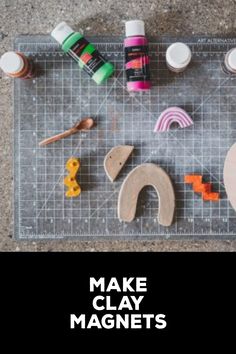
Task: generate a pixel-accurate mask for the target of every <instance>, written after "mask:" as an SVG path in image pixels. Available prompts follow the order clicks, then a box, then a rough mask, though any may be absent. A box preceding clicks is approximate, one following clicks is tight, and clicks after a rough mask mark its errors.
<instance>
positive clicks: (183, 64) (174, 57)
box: [166, 42, 192, 73]
mask: <svg viewBox="0 0 236 354" xmlns="http://www.w3.org/2000/svg"><path fill="white" fill-rule="evenodd" d="M191 58H192V53H191V50H190V48H189V46H187V44H185V43H181V42H176V43H173V44H171V45H170V46H169V47H168V48H167V51H166V65H167V67H168V69H169V70H171V71H173V72H176V73H180V72H182V71H184V70H185V69H186V68H187V66H188V65H189V63H190V61H191Z"/></svg>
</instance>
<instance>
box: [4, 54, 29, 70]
mask: <svg viewBox="0 0 236 354" xmlns="http://www.w3.org/2000/svg"><path fill="white" fill-rule="evenodd" d="M0 67H1V69H2V70H3V71H4V72H5V73H6V74H16V73H18V72H19V71H21V70H22V69H23V68H24V60H23V58H22V57H21V56H20V55H18V54H17V53H15V52H6V53H4V54H3V55H2V56H1V59H0Z"/></svg>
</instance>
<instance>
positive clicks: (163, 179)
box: [118, 163, 175, 226]
mask: <svg viewBox="0 0 236 354" xmlns="http://www.w3.org/2000/svg"><path fill="white" fill-rule="evenodd" d="M145 186H153V187H154V188H155V190H156V192H157V195H158V196H159V212H158V222H159V224H161V225H163V226H170V225H171V224H172V221H173V217H174V211H175V193H174V188H173V186H172V183H171V179H170V177H169V176H168V174H167V173H166V172H165V171H164V170H163V169H162V168H161V167H159V166H158V165H155V164H153V163H145V164H142V165H139V166H137V167H135V168H134V169H133V170H132V171H131V172H130V173H129V174H128V176H127V177H126V179H125V180H124V182H123V184H122V186H121V189H120V193H119V198H118V217H119V219H120V220H122V221H127V222H130V221H132V220H133V219H134V217H135V213H136V207H137V201H138V196H139V193H140V191H141V190H142V189H143V188H144V187H145Z"/></svg>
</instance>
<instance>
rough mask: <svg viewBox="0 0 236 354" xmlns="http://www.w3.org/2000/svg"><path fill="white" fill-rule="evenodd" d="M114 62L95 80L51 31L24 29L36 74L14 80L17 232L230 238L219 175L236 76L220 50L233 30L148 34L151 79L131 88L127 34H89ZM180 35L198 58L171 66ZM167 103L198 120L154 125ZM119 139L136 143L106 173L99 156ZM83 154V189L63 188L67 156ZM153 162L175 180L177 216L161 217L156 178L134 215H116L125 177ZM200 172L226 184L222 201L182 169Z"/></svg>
mask: <svg viewBox="0 0 236 354" xmlns="http://www.w3.org/2000/svg"><path fill="white" fill-rule="evenodd" d="M90 40H91V41H92V42H94V43H95V44H96V46H97V48H98V49H99V50H100V51H101V52H102V53H103V54H105V56H106V57H107V59H108V60H110V61H111V62H113V63H114V64H115V67H116V73H115V76H114V77H113V78H111V79H109V80H108V81H107V82H106V83H104V84H103V85H100V86H98V85H96V83H94V82H93V81H92V80H91V79H90V78H89V76H88V75H87V74H86V73H83V72H81V71H80V70H79V68H78V67H77V65H76V63H74V62H73V61H72V60H71V59H70V58H69V57H67V56H66V55H65V54H63V53H62V52H61V50H60V49H59V47H58V45H57V43H55V42H53V40H52V39H51V38H49V37H47V36H23V37H19V38H17V39H16V41H15V49H16V50H19V51H20V52H23V53H25V54H26V55H30V56H32V57H33V58H34V60H35V62H36V63H37V65H38V67H39V68H40V76H39V77H38V78H37V79H35V80H31V81H24V80H15V87H14V96H15V120H14V143H15V144H14V146H15V153H14V166H15V168H14V179H15V184H14V197H15V201H14V209H15V210H14V216H15V218H14V220H15V237H16V238H18V239H41V238H43V239H61V238H65V239H69V238H76V239H88V240H89V239H95V240H96V239H101V238H111V239H122V238H125V239H128V240H129V239H141V238H142V239H158V238H160V239H164V238H170V239H185V238H190V239H192V238H202V237H203V238H207V239H208V238H209V239H210V238H220V239H223V238H234V237H235V235H236V212H235V211H234V210H233V209H232V207H231V206H230V204H229V202H228V200H227V197H226V193H225V188H224V184H223V166H224V160H225V156H226V153H227V150H228V149H229V148H230V146H231V145H232V144H233V143H234V142H235V140H236V79H234V78H231V77H229V76H227V75H226V74H224V73H223V72H222V70H221V62H222V61H223V57H224V54H225V53H226V52H227V51H228V50H229V49H230V48H232V47H235V45H236V39H217V38H182V39H181V38H179V37H178V38H170V37H167V38H160V37H158V38H156V39H155V40H153V41H151V42H150V57H151V77H152V83H153V88H152V90H151V91H150V92H147V93H136V94H135V95H134V94H132V95H131V94H129V93H128V92H127V91H126V80H125V72H124V54H123V45H122V38H102V37H96V38H90ZM177 40H178V41H180V40H181V41H184V42H186V43H187V44H189V46H190V47H191V50H192V52H193V62H192V63H191V65H190V66H189V67H188V68H187V70H186V71H185V72H184V73H182V74H174V73H172V72H170V71H168V70H167V68H166V65H165V50H166V48H167V46H168V45H169V44H170V43H173V42H175V41H177ZM169 106H179V107H181V108H183V109H185V110H186V111H187V112H188V113H189V115H190V116H191V117H192V119H193V121H194V125H193V126H191V127H188V128H186V129H179V128H178V126H172V127H171V130H170V131H169V132H166V133H154V132H153V129H154V126H155V124H156V120H157V118H158V116H159V115H160V113H161V112H162V111H163V110H164V109H166V108H168V107H169ZM88 116H91V117H93V118H94V119H95V120H96V122H97V127H95V128H93V129H92V130H91V131H88V132H82V133H78V134H75V135H73V136H71V137H69V138H66V139H64V140H62V141H59V142H56V143H53V144H51V145H48V146H46V147H39V146H38V143H39V142H40V141H41V140H43V139H44V138H46V137H50V136H52V135H55V134H57V133H59V132H62V131H64V130H66V129H68V128H70V127H71V126H73V124H74V123H75V122H76V121H78V120H80V119H81V118H83V117H88ZM119 144H128V145H134V146H135V149H134V153H133V156H132V157H131V158H130V159H129V160H128V161H127V163H126V165H125V167H124V168H123V170H122V171H121V173H120V175H119V176H118V178H117V180H116V181H115V182H114V183H111V182H110V181H109V179H108V178H107V176H106V174H105V171H104V168H103V160H104V157H105V155H106V154H107V152H108V151H109V150H110V149H111V148H112V147H114V146H116V145H119ZM71 156H75V157H79V158H80V161H81V167H80V169H79V173H78V182H79V184H80V186H81V189H82V192H81V195H80V196H79V197H78V198H74V199H73V198H71V199H68V198H66V197H65V186H64V185H63V178H64V176H65V175H66V174H67V172H66V170H65V164H66V161H67V160H68V159H69V158H70V157H71ZM145 162H153V163H156V164H158V165H160V166H161V167H163V168H164V169H165V170H166V172H168V173H169V174H170V176H171V178H172V180H173V182H174V188H175V192H176V200H177V202H176V203H177V204H176V215H175V221H174V223H173V225H172V226H171V227H163V226H161V225H159V224H158V220H157V211H158V198H157V196H156V192H155V191H154V189H153V188H152V187H148V188H146V189H144V191H143V192H141V195H140V197H139V203H138V210H137V214H136V218H135V220H134V221H133V222H131V223H124V222H120V221H119V220H118V217H117V199H118V193H119V190H120V187H121V183H122V182H123V180H124V178H125V177H126V176H127V174H128V173H129V172H130V171H131V170H132V169H133V168H134V167H135V166H137V165H139V164H141V163H145ZM191 173H194V174H202V175H203V178H204V182H212V183H213V190H214V191H216V192H218V191H219V192H220V195H221V200H220V202H204V201H203V200H202V198H201V196H200V195H199V194H196V193H194V191H193V189H192V187H191V186H190V185H187V184H184V175H186V174H191Z"/></svg>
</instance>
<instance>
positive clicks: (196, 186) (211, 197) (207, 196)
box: [184, 175, 220, 202]
mask: <svg viewBox="0 0 236 354" xmlns="http://www.w3.org/2000/svg"><path fill="white" fill-rule="evenodd" d="M184 182H185V183H189V184H192V185H193V190H194V192H196V193H202V199H203V200H205V201H214V202H217V201H219V199H220V194H219V193H216V192H214V193H213V192H212V191H211V188H212V184H211V183H202V176H201V175H186V176H185V177H184Z"/></svg>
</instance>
